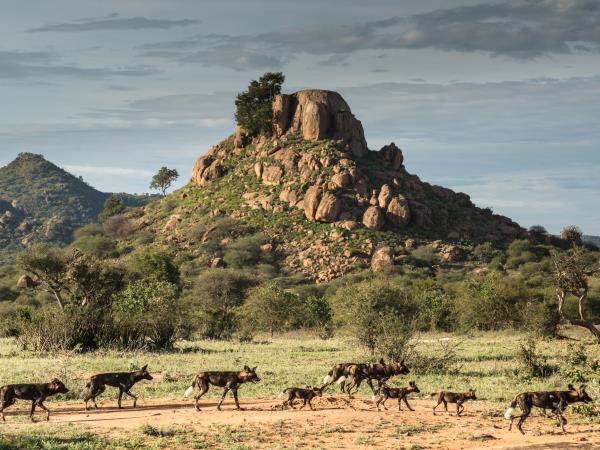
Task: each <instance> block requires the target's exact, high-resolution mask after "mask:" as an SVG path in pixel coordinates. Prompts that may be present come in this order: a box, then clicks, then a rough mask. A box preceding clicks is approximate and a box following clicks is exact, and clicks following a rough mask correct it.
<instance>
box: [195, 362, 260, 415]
mask: <svg viewBox="0 0 600 450" xmlns="http://www.w3.org/2000/svg"><path fill="white" fill-rule="evenodd" d="M259 381H260V378H259V377H258V375H257V374H256V367H253V368H250V367H248V366H244V370H241V371H239V372H228V371H219V372H200V373H199V374H198V375H196V376H195V377H194V381H192V384H191V386H190V387H189V388H187V389H186V391H185V397H186V398H187V397H189V396H190V395H191V394H192V392H194V388H195V387H198V388H199V389H200V393H199V394H198V395H197V396H196V397H194V400H195V406H196V411H200V403H199V400H200V397H202V396H203V395H204V394H206V393H207V392H208V387H209V385H211V384H212V385H213V386H218V387H222V388H223V395H222V396H221V400H220V401H219V404H218V405H217V409H218V410H220V409H221V404H222V403H223V400H224V399H225V396H226V395H227V392H229V391H231V393H232V394H233V399H234V400H235V406H236V408H237V409H239V410H243V408H242V407H240V402H239V401H238V395H237V392H238V389H239V388H240V386H241V385H242V384H244V383H248V382H250V383H254V384H256V383H258V382H259Z"/></svg>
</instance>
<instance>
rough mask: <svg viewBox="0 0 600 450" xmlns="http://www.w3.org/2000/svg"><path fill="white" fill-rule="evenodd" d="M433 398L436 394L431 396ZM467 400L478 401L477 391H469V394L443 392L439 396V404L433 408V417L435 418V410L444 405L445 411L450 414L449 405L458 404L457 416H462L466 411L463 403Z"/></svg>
mask: <svg viewBox="0 0 600 450" xmlns="http://www.w3.org/2000/svg"><path fill="white" fill-rule="evenodd" d="M431 395H432V396H433V395H435V394H431ZM467 400H477V396H476V395H475V389H469V390H468V391H467V392H460V393H458V392H447V391H442V392H440V393H439V395H438V400H437V404H436V405H435V406H434V407H433V415H434V416H435V409H436V408H437V407H438V406H440V404H442V403H443V404H444V410H445V411H446V413H447V414H448V403H456V415H457V416H460V415H461V414H462V412H463V411H464V410H465V407H464V406H463V403H464V402H466V401H467Z"/></svg>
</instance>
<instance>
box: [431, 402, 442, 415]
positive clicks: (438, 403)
mask: <svg viewBox="0 0 600 450" xmlns="http://www.w3.org/2000/svg"><path fill="white" fill-rule="evenodd" d="M441 403H442V402H441V401H439V400H438V402H437V405H435V406H434V407H433V415H434V416H435V408H437V407H438V406H440V404H441Z"/></svg>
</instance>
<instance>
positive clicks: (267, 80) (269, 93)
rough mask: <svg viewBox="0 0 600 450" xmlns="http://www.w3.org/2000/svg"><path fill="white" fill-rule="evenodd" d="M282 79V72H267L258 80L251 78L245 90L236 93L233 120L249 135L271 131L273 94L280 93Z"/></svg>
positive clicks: (283, 79) (283, 77)
mask: <svg viewBox="0 0 600 450" xmlns="http://www.w3.org/2000/svg"><path fill="white" fill-rule="evenodd" d="M284 81H285V76H284V75H283V73H282V72H267V73H265V74H264V75H263V76H262V77H260V78H259V79H258V81H257V80H252V81H251V82H250V84H249V85H248V90H247V91H244V92H241V93H240V94H238V96H237V98H236V100H235V108H236V109H235V120H236V122H237V124H238V125H239V126H240V127H242V128H243V129H244V130H245V131H246V132H247V133H248V134H249V135H251V136H256V135H258V134H260V133H265V134H269V133H271V130H272V124H273V110H272V107H271V104H272V102H273V99H274V98H275V96H276V95H278V94H280V93H281V86H282V84H283V82H284Z"/></svg>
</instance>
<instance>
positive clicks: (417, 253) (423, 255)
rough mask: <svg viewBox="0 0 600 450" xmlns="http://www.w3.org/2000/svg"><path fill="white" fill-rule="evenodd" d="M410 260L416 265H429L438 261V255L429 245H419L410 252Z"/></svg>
mask: <svg viewBox="0 0 600 450" xmlns="http://www.w3.org/2000/svg"><path fill="white" fill-rule="evenodd" d="M410 256H411V259H412V262H413V264H414V265H415V266H417V267H430V266H432V265H434V264H437V263H438V262H439V255H438V253H437V251H436V250H435V249H434V248H433V247H432V246H431V245H421V246H420V247H417V248H415V249H414V250H413V251H412V252H411V254H410Z"/></svg>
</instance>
